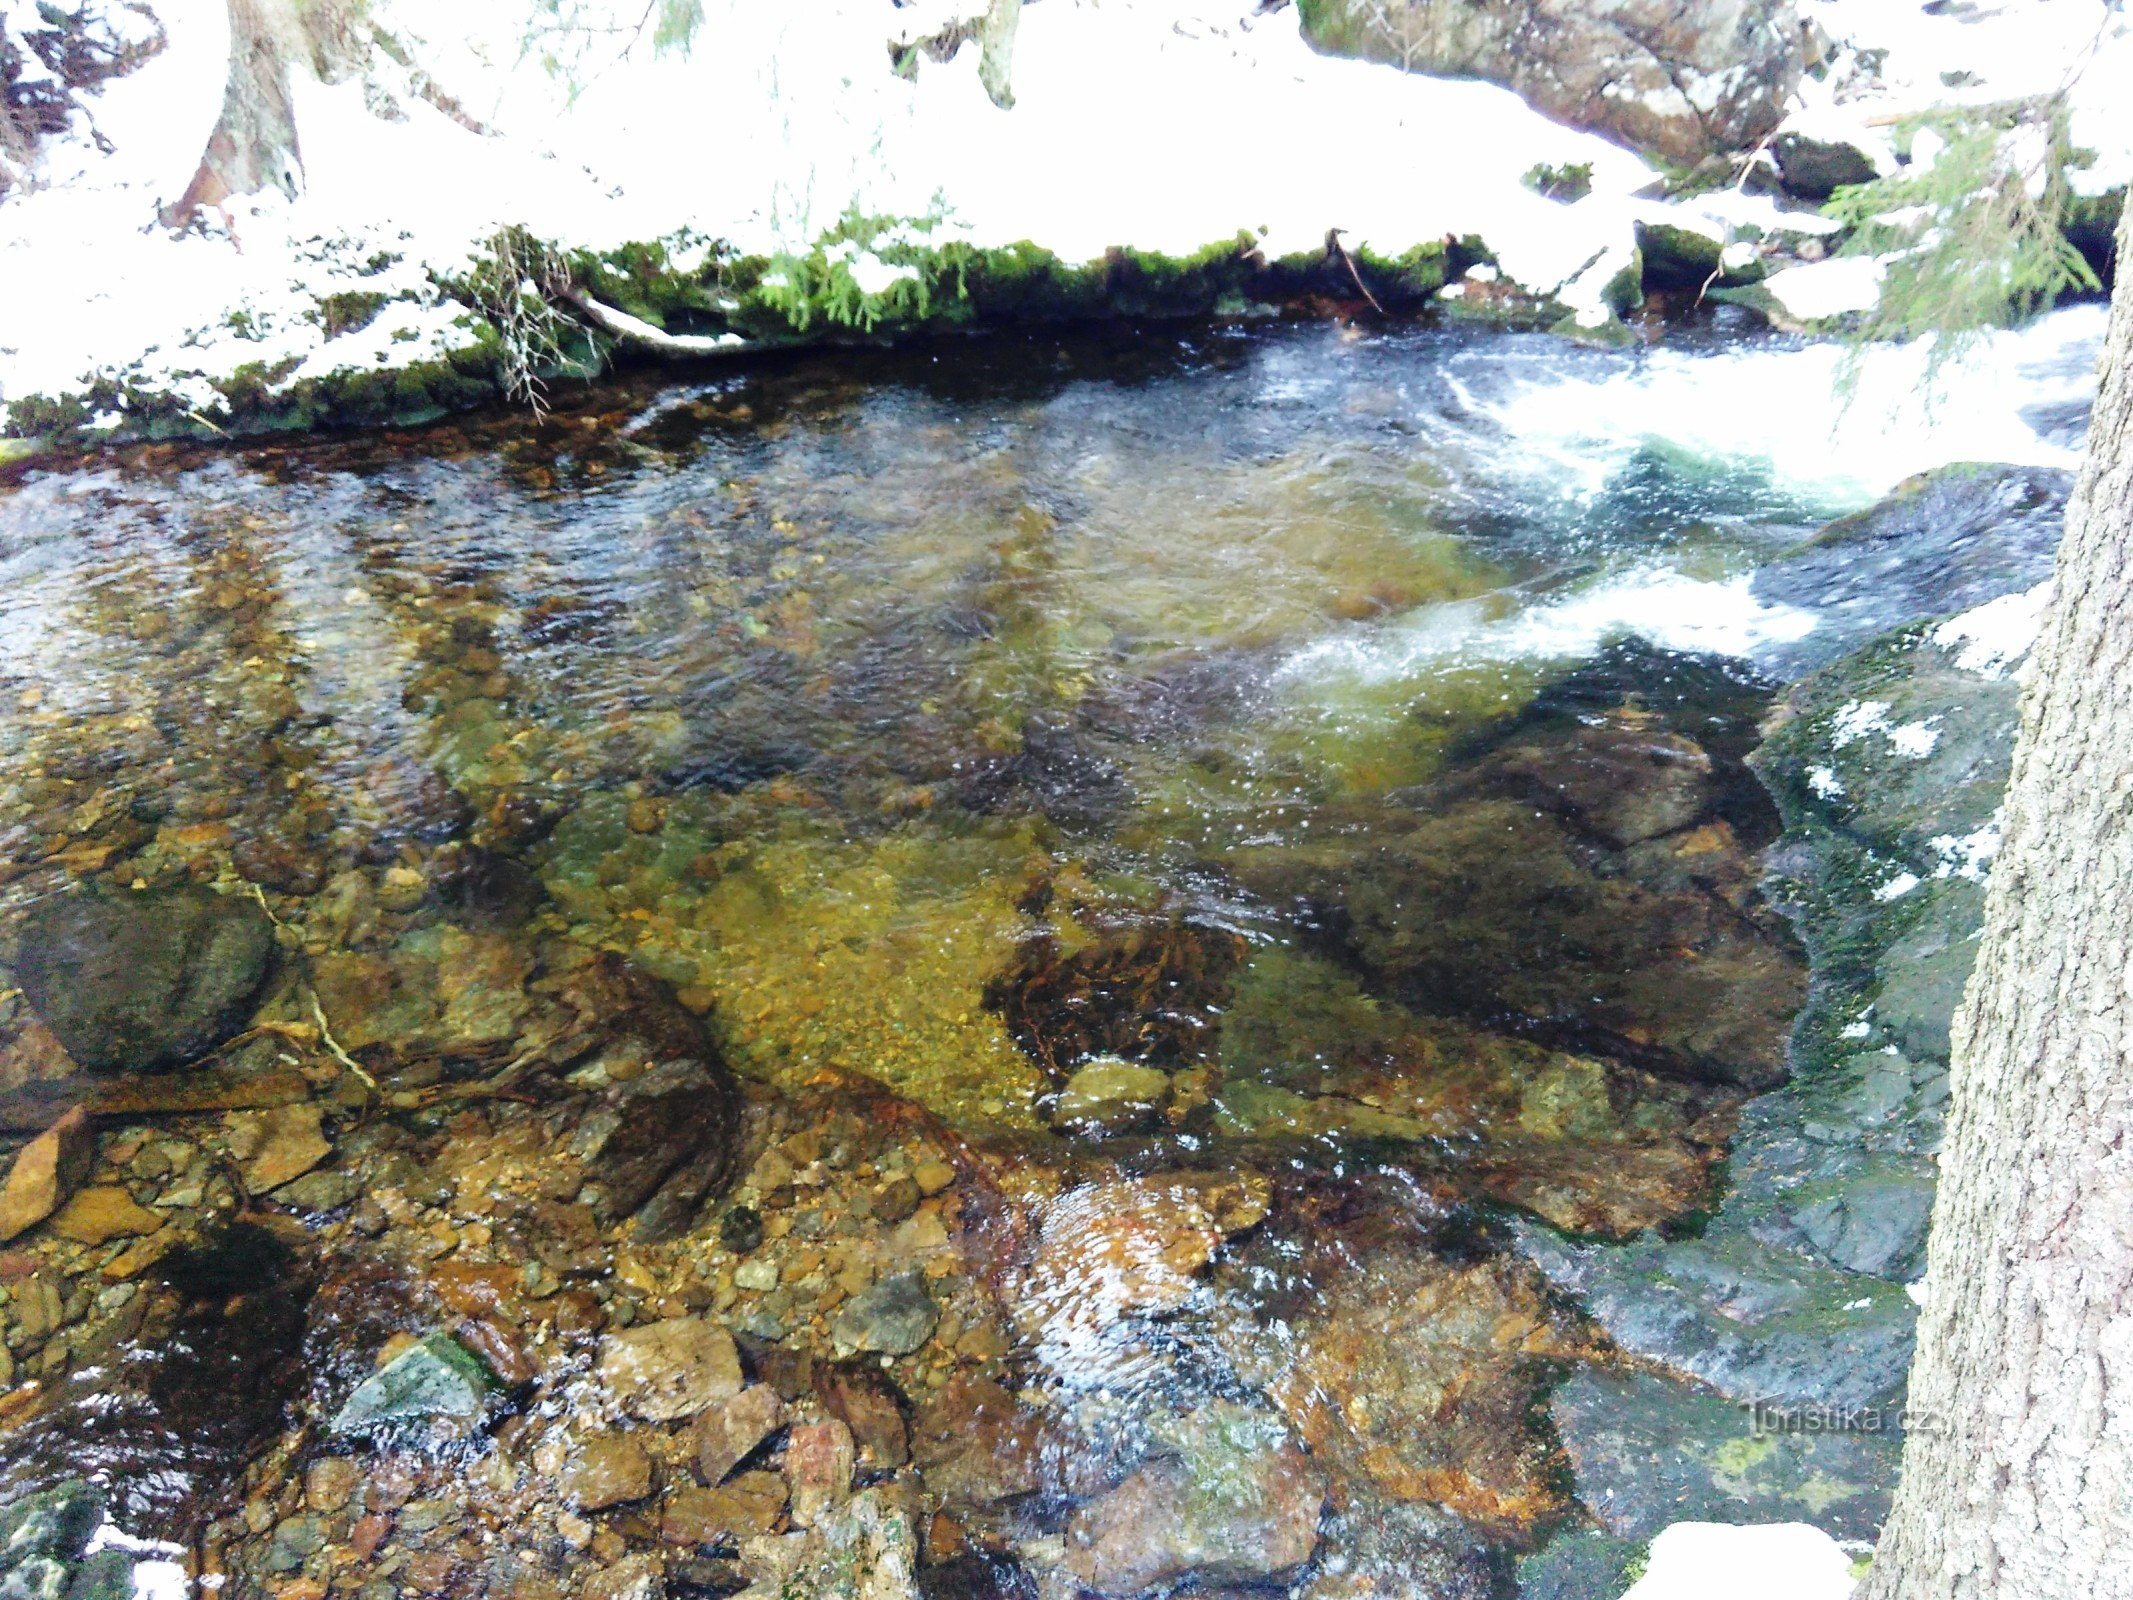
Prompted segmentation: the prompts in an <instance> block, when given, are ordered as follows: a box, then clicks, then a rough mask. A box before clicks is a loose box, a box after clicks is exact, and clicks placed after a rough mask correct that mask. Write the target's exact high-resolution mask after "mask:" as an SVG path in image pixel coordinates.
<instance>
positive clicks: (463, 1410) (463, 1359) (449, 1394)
mask: <svg viewBox="0 0 2133 1600" xmlns="http://www.w3.org/2000/svg"><path fill="white" fill-rule="evenodd" d="M493 1388H494V1382H493V1380H492V1378H491V1376H490V1374H489V1370H488V1368H487V1367H485V1366H484V1365H482V1362H481V1359H480V1358H479V1357H478V1356H476V1355H475V1354H474V1353H473V1352H472V1351H471V1350H469V1349H467V1348H466V1346H464V1345H462V1344H461V1343H459V1341H458V1340H456V1339H454V1338H452V1337H451V1336H450V1335H448V1334H443V1333H433V1334H430V1335H429V1336H428V1337H427V1338H424V1339H419V1340H417V1341H416V1342H415V1343H414V1344H411V1345H409V1346H408V1347H407V1348H406V1349H405V1350H403V1351H401V1352H400V1353H399V1354H398V1355H396V1356H394V1357H393V1359H392V1360H390V1361H388V1362H387V1363H386V1364H385V1365H384V1366H382V1367H380V1368H379V1369H378V1370H377V1371H376V1372H374V1373H372V1374H371V1375H370V1376H369V1377H367V1378H365V1379H364V1380H363V1381H362V1382H361V1383H359V1384H358V1385H356V1389H355V1393H353V1394H351V1395H350V1396H349V1397H348V1400H347V1402H346V1403H345V1404H344V1405H343V1406H342V1407H341V1409H340V1410H339V1411H338V1412H336V1413H335V1414H334V1417H333V1420H332V1422H330V1423H329V1424H328V1425H327V1431H328V1432H329V1433H334V1434H341V1435H346V1434H357V1433H371V1432H376V1431H379V1430H381V1429H389V1428H391V1427H393V1426H394V1425H396V1424H404V1423H414V1422H427V1421H459V1422H464V1421H471V1420H473V1419H474V1418H477V1417H479V1416H480V1415H481V1414H482V1412H483V1411H484V1410H485V1409H486V1408H487V1406H488V1402H489V1396H490V1393H491V1392H492V1390H493Z"/></svg>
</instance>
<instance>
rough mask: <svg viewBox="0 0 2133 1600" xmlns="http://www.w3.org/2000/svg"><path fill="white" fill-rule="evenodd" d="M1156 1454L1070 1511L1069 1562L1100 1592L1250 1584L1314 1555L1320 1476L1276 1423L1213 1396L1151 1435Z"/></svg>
mask: <svg viewBox="0 0 2133 1600" xmlns="http://www.w3.org/2000/svg"><path fill="white" fill-rule="evenodd" d="M1155 1433H1156V1437H1157V1446H1156V1448H1157V1450H1158V1451H1159V1452H1160V1454H1159V1455H1158V1457H1157V1459H1155V1460H1153V1461H1151V1462H1149V1463H1148V1464H1147V1465H1145V1466H1143V1467H1142V1468H1141V1469H1140V1470H1139V1471H1138V1472H1136V1473H1134V1474H1133V1476H1131V1477H1130V1478H1128V1479H1127V1480H1126V1481H1125V1482H1124V1483H1121V1484H1120V1485H1119V1486H1118V1487H1117V1488H1115V1489H1112V1490H1111V1491H1110V1492H1108V1493H1107V1494H1104V1495H1102V1496H1100V1497H1098V1498H1097V1499H1095V1500H1093V1501H1091V1502H1090V1503H1089V1504H1087V1505H1085V1506H1083V1507H1082V1508H1081V1509H1080V1510H1078V1511H1076V1512H1075V1513H1074V1516H1073V1519H1072V1520H1071V1521H1070V1522H1068V1524H1067V1530H1066V1545H1067V1557H1066V1564H1067V1567H1068V1570H1070V1571H1071V1572H1072V1573H1073V1574H1074V1576H1075V1577H1076V1578H1077V1579H1079V1580H1080V1581H1081V1582H1082V1583H1083V1584H1085V1585H1086V1586H1087V1587H1089V1588H1091V1589H1094V1590H1095V1591H1096V1592H1097V1593H1099V1594H1103V1595H1117V1596H1128V1595H1141V1594H1147V1593H1150V1592H1152V1591H1155V1590H1158V1589H1163V1588H1167V1587H1168V1586H1170V1585H1172V1584H1174V1583H1177V1582H1179V1581H1180V1580H1182V1579H1185V1578H1195V1579H1197V1580H1198V1581H1199V1582H1201V1583H1202V1584H1216V1583H1251V1582H1256V1581H1260V1580H1264V1579H1269V1578H1277V1577H1280V1576H1282V1575H1283V1574H1286V1573H1289V1572H1293V1571H1294V1570H1295V1569H1296V1568H1298V1567H1301V1566H1302V1565H1303V1564H1304V1563H1305V1562H1306V1561H1308V1560H1310V1558H1311V1553H1312V1551H1314V1550H1315V1549H1317V1548H1318V1518H1319V1513H1320V1511H1321V1510H1322V1509H1323V1508H1324V1505H1325V1499H1326V1482H1325V1478H1324V1475H1323V1474H1322V1473H1321V1472H1320V1471H1319V1469H1318V1468H1317V1467H1316V1466H1314V1465H1313V1463H1312V1461H1311V1458H1310V1457H1309V1456H1307V1455H1305V1454H1304V1453H1303V1451H1302V1450H1300V1449H1299V1448H1297V1445H1296V1443H1295V1441H1294V1440H1293V1439H1291V1438H1290V1437H1289V1433H1288V1430H1287V1429H1286V1428H1285V1427H1283V1426H1282V1423H1281V1420H1280V1419H1279V1418H1278V1417H1275V1416H1273V1415H1271V1414H1269V1413H1267V1412H1264V1411H1254V1410H1251V1409H1249V1408H1247V1407H1245V1406H1241V1405H1238V1404H1235V1403H1234V1402H1231V1401H1226V1400H1218V1401H1214V1402H1212V1403H1211V1404H1209V1405H1207V1406H1204V1407H1202V1408H1201V1409H1200V1410H1198V1411H1195V1412H1192V1413H1191V1414H1189V1415H1187V1416H1183V1417H1178V1418H1174V1419H1170V1420H1168V1421H1166V1422H1164V1423H1161V1424H1159V1425H1158V1426H1157V1427H1156V1429H1155Z"/></svg>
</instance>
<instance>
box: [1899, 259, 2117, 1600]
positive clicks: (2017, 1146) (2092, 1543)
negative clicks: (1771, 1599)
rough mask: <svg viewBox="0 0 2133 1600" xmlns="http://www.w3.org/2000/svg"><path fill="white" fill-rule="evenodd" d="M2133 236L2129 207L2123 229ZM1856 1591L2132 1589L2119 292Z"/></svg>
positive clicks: (2019, 1598) (2066, 1592)
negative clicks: (1900, 1439)
mask: <svg viewBox="0 0 2133 1600" xmlns="http://www.w3.org/2000/svg"><path fill="white" fill-rule="evenodd" d="M2127 244H2128V236H2127V233H2126V231H2125V229H2124V227H2123V225H2122V227H2121V233H2120V237H2119V248H2120V249H2121V250H2124V249H2125V248H2126V247H2127ZM2033 661H2034V667H2033V671H2034V674H2035V675H2034V678H2033V680H2032V681H2031V683H2030V685H2029V688H2028V691H2027V693H2026V695H2025V697H2024V704H2023V715H2022V733H2021V739H2020V742H2019V744H2018V745H2017V747H2016V752H2015V758H2014V772H2013V777H2012V780H2011V782H2010V785H2009V789H2008V795H2007V802H2006V809H2005V812H2004V814H2003V830H2004V839H2005V842H2004V844H2003V846H2002V848H2001V852H2000V857H1999V861H1998V864H1997V865H1996V867H1995V868H1994V871H1993V876H1992V883H1991V888H1990V892H1989V895H1988V899H1987V905H1986V914H1985V928H1984V933H1983V937H1982V942H1981V944H1980V948H1979V952H1978V960H1977V966H1976V969H1975V971H1974V972H1973V974H1972V977H1971V980H1970V987H1969V990H1968V992H1967V994H1966V996H1965V999H1964V1004H1963V1008H1962V1010H1961V1012H1960V1013H1959V1015H1958V1017H1957V1020H1956V1028H1955V1036H1954V1061H1953V1072H1952V1089H1953V1099H1952V1103H1951V1107H1950V1114H1949V1119H1948V1132H1947V1140H1946V1145H1945V1148H1944V1150H1943V1153H1942V1157H1941V1186H1940V1196H1939V1200H1938V1203H1937V1205H1936V1207H1935V1210H1934V1216H1933V1234H1932V1242H1931V1246H1930V1249H1929V1254H1928V1264H1927V1273H1926V1283H1927V1294H1926V1306H1925V1312H1924V1315H1923V1318H1922V1319H1921V1322H1920V1325H1919V1341H1918V1357H1917V1361H1916V1365H1915V1367H1914V1369H1913V1373H1912V1380H1911V1409H1912V1423H1913V1426H1912V1428H1911V1431H1910V1432H1909V1434H1908V1438H1907V1442H1906V1446H1905V1455H1904V1470H1903V1481H1902V1484H1901V1486H1900V1488H1899V1490H1898V1493H1897V1497H1896V1504H1895V1508H1894V1510H1893V1511H1892V1513H1891V1514H1890V1518H1889V1522H1888V1526H1887V1528H1886V1529H1885V1531H1884V1532H1883V1534H1882V1539H1881V1546H1880V1549H1879V1551H1878V1553H1877V1554H1876V1556H1875V1559H1874V1565H1873V1570H1872V1573H1871V1575H1870V1576H1869V1578H1868V1580H1867V1583H1866V1586H1865V1588H1864V1589H1863V1590H1862V1595H1863V1597H1864V1600H1955V1597H1963V1600H1971V1597H1977V1600H1984V1597H1987V1596H1990V1597H1993V1600H2059V1597H2064V1600H2126V1597H2133V289H2128V288H2126V287H2125V286H2124V283H2123V280H2121V285H2120V289H2119V293H2118V296H2117V301H2116V304H2115V305H2114V307H2113V310H2112V316H2111V325H2110V333H2109V335H2108V339H2107V343H2106V347H2105V352H2104V362H2103V389H2102V394H2101V396H2100V398H2099V399H2098V402H2097V405H2096V410H2095V413H2094V416H2093V419H2092V421H2091V423H2090V431H2089V458H2088V463H2087V465H2086V467H2085V468H2084V470H2083V472H2082V475H2081V480H2080V483H2079V485H2078V486H2077V488H2076V490H2075V493H2074V498H2073V501H2072V503H2071V504H2070V505H2069V507H2068V510H2067V525H2066V538H2065V542H2064V544H2063V545H2062V546H2061V549H2060V554H2059V565H2058V574H2057V587H2056V590H2055V595H2054V599H2053V601H2052V605H2051V607H2050V611H2049V614H2048V616H2047V619H2046V622H2045V626H2044V630H2043V634H2042V636H2041V638H2040V639H2039V640H2038V642H2037V646H2036V650H2035V653H2034V656H2033Z"/></svg>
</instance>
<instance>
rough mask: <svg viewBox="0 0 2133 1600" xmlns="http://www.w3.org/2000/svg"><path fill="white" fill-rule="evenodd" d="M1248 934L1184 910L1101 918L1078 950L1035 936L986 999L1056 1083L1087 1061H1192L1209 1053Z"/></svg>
mask: <svg viewBox="0 0 2133 1600" xmlns="http://www.w3.org/2000/svg"><path fill="white" fill-rule="evenodd" d="M1244 952H1245V943H1244V940H1243V939H1242V938H1240V937H1239V936H1238V935H1236V934H1234V933H1230V932H1227V931H1224V930H1222V929H1219V928H1209V927H1202V926H1200V925H1199V924H1197V923H1193V922H1190V921H1187V920H1185V919H1183V918H1167V919H1161V918H1149V919H1145V920H1127V921H1124V922H1123V923H1122V925H1118V926H1111V927H1103V928H1101V929H1100V931H1099V935H1098V937H1096V938H1093V939H1090V940H1088V941H1087V942H1086V943H1083V944H1082V945H1081V946H1080V947H1079V948H1076V949H1073V950H1071V951H1068V950H1065V949H1062V948H1061V946H1060V943H1059V941H1058V940H1056V939H1054V938H1052V937H1051V936H1050V935H1046V936H1044V937H1041V938H1037V939H1033V940H1030V941H1028V942H1027V943H1026V944H1025V946H1024V947H1023V949H1022V950H1021V951H1020V952H1019V953H1018V955H1017V957H1016V959H1015V960H1014V962H1013V963H1012V964H1010V965H1009V966H1008V967H1007V969H1006V970H1005V971H1003V972H1001V973H1000V974H998V975H997V976H996V977H994V978H993V979H992V980H991V981H990V982H989V983H988V984H987V985H986V988H985V1003H986V1004H987V1005H988V1006H990V1007H991V1008H992V1009H993V1010H995V1011H997V1012H999V1013H1000V1016H1001V1018H1002V1019H1003V1020H1004V1021H1005V1022H1006V1024H1007V1029H1008V1032H1009V1033H1010V1034H1012V1035H1013V1036H1014V1040H1015V1043H1017V1044H1019V1045H1020V1046H1021V1047H1022V1048H1023V1049H1024V1050H1025V1051H1027V1052H1028V1053H1029V1055H1030V1057H1031V1058H1032V1059H1033V1060H1035V1061H1036V1062H1037V1064H1038V1065H1039V1066H1041V1067H1042V1068H1044V1070H1045V1072H1046V1073H1047V1074H1048V1075H1050V1077H1051V1078H1052V1079H1053V1081H1055V1082H1059V1081H1063V1080H1064V1079H1066V1078H1067V1077H1069V1076H1070V1075H1071V1074H1073V1073H1074V1072H1075V1070H1076V1069H1077V1068H1078V1067H1079V1066H1081V1065H1082V1064H1083V1063H1085V1062H1094V1061H1098V1060H1103V1059H1109V1060H1114V1061H1121V1062H1140V1063H1147V1064H1151V1065H1172V1066H1176V1065H1184V1064H1187V1063H1190V1062H1194V1061H1198V1060H1201V1059H1203V1058H1204V1057H1205V1056H1206V1055H1207V1054H1208V1052H1209V1051H1210V1049H1211V1048H1212V1046H1213V1043H1214V1035H1215V1026H1216V1020H1217V1018H1218V1017H1219V1016H1220V1014H1221V1010H1222V1006H1223V1003H1224V1002H1225V1001H1226V1000H1227V998H1228V995H1229V979H1230V975H1231V974H1232V973H1233V972H1235V971H1236V968H1237V965H1238V963H1239V962H1240V961H1241V960H1242V959H1243V957H1244Z"/></svg>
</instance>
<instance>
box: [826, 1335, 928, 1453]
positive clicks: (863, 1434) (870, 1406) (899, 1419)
mask: <svg viewBox="0 0 2133 1600" xmlns="http://www.w3.org/2000/svg"><path fill="white" fill-rule="evenodd" d="M814 1380H815V1398H817V1399H818V1400H820V1401H821V1402H822V1407H823V1409H824V1410H825V1411H827V1412H829V1414H830V1415H831V1416H833V1417H835V1418H836V1419H837V1420H838V1421H839V1422H841V1423H843V1424H844V1425H845V1426H846V1427H847V1428H849V1429H851V1430H852V1445H853V1448H854V1449H856V1450H857V1451H858V1452H859V1468H860V1470H861V1471H862V1472H891V1471H894V1470H895V1469H896V1468H898V1467H900V1466H902V1465H903V1464H904V1463H905V1462H906V1461H909V1460H910V1459H911V1427H910V1424H909V1422H907V1421H906V1420H905V1417H904V1407H905V1404H906V1402H905V1399H904V1393H903V1391H902V1390H901V1389H899V1388H897V1386H896V1380H895V1379H893V1378H891V1377H890V1376H889V1375H888V1374H887V1373H885V1372H883V1371H882V1370H881V1368H880V1367H878V1366H870V1365H868V1364H866V1363H865V1362H863V1361H837V1362H829V1361H823V1362H817V1363H816V1364H815V1372H814Z"/></svg>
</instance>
